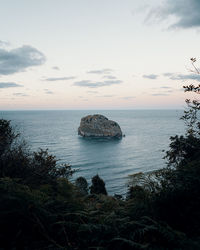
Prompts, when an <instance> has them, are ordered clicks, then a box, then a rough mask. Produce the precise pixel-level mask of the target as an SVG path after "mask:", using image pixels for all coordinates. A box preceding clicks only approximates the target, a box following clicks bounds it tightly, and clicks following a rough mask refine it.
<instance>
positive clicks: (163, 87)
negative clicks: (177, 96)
mask: <svg viewBox="0 0 200 250" xmlns="http://www.w3.org/2000/svg"><path fill="white" fill-rule="evenodd" d="M160 88H161V89H171V87H168V86H162V87H160Z"/></svg>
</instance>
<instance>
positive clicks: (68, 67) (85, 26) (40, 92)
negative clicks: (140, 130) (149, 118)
mask: <svg viewBox="0 0 200 250" xmlns="http://www.w3.org/2000/svg"><path fill="white" fill-rule="evenodd" d="M0 6H1V8H0V31H1V32H0V110H16V109H19V110H25V109H34V110H36V109H171V108H173V109H179V108H183V107H184V99H185V98H187V97H188V94H185V93H184V92H183V91H182V86H183V85H184V84H188V83H194V82H197V83H198V82H199V81H200V76H198V75H196V74H194V73H192V72H190V69H191V65H190V58H191V57H196V58H197V65H198V59H200V53H199V50H200V45H199V44H200V32H199V28H200V15H199V13H200V1H199V0H176V1H174V0H163V1H158V0H28V1H27V0H18V1H13V0H0ZM199 65H200V62H199Z"/></svg>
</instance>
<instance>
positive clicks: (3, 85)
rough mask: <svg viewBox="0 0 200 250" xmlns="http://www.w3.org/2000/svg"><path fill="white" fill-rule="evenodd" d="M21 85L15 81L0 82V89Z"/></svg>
mask: <svg viewBox="0 0 200 250" xmlns="http://www.w3.org/2000/svg"><path fill="white" fill-rule="evenodd" d="M16 87H23V85H20V84H17V83H15V82H0V89H7V88H16Z"/></svg>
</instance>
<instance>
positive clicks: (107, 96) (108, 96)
mask: <svg viewBox="0 0 200 250" xmlns="http://www.w3.org/2000/svg"><path fill="white" fill-rule="evenodd" d="M114 96H115V95H98V96H96V97H106V98H110V97H114Z"/></svg>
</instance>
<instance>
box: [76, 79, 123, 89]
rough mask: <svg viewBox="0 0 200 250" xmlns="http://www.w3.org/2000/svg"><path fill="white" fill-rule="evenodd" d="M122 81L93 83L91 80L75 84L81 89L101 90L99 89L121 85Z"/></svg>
mask: <svg viewBox="0 0 200 250" xmlns="http://www.w3.org/2000/svg"><path fill="white" fill-rule="evenodd" d="M120 83H122V81H120V80H113V81H112V80H110V81H103V82H92V81H90V80H83V81H78V82H74V84H73V85H74V86H79V87H87V88H99V87H105V86H111V85H115V84H120Z"/></svg>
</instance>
